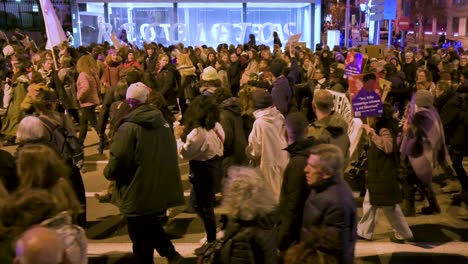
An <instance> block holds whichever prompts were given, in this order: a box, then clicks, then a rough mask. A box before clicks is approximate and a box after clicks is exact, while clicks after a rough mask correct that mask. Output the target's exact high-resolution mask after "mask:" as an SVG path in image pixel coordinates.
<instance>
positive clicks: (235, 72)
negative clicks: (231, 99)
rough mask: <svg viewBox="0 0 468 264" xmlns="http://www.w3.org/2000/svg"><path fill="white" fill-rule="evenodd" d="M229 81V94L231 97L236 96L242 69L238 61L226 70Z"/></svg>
mask: <svg viewBox="0 0 468 264" xmlns="http://www.w3.org/2000/svg"><path fill="white" fill-rule="evenodd" d="M228 76H229V81H230V82H231V87H230V88H231V92H232V95H233V96H237V93H238V92H239V87H240V78H241V76H242V69H241V64H240V61H236V62H233V63H231V67H229V70H228Z"/></svg>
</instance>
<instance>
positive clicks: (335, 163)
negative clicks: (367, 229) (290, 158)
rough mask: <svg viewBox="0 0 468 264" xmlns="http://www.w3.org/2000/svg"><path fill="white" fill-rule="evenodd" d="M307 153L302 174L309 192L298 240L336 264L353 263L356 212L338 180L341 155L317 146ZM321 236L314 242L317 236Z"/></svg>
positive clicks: (346, 188)
mask: <svg viewBox="0 0 468 264" xmlns="http://www.w3.org/2000/svg"><path fill="white" fill-rule="evenodd" d="M310 153H311V154H310V156H309V158H308V160H307V166H306V167H305V169H304V171H305V173H306V181H307V184H308V185H309V186H310V187H311V188H312V190H311V192H310V194H309V197H308V198H307V201H306V203H305V206H304V217H303V219H302V228H301V238H300V241H301V242H304V243H306V244H307V243H310V242H313V243H314V244H315V245H314V246H316V247H318V249H319V250H321V251H323V252H327V253H328V254H332V255H334V256H336V257H337V258H338V260H339V263H353V260H354V248H355V245H356V238H357V234H356V229H357V225H356V224H357V219H356V216H357V212H356V204H355V202H354V198H353V193H352V191H351V188H350V187H349V186H348V184H347V183H346V182H345V181H344V180H343V179H342V171H343V165H344V162H343V161H344V157H343V152H342V151H341V150H340V148H338V147H337V146H334V145H331V144H320V145H317V146H315V147H313V148H312V149H311V151H310ZM324 233H325V234H327V235H326V236H322V237H320V239H317V237H316V236H317V234H324ZM317 240H318V241H317ZM317 244H318V245H317Z"/></svg>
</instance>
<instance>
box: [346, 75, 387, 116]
mask: <svg viewBox="0 0 468 264" xmlns="http://www.w3.org/2000/svg"><path fill="white" fill-rule="evenodd" d="M348 82H349V93H350V97H351V104H352V105H353V111H354V117H357V118H360V117H371V116H380V115H382V113H383V106H382V99H381V98H382V97H381V93H382V91H381V90H380V87H379V84H378V82H377V80H376V76H375V74H373V73H369V74H366V75H363V74H359V75H350V76H349V77H348Z"/></svg>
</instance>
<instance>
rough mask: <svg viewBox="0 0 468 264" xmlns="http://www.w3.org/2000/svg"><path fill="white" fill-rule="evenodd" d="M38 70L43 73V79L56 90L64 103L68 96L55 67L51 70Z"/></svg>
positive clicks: (59, 98)
mask: <svg viewBox="0 0 468 264" xmlns="http://www.w3.org/2000/svg"><path fill="white" fill-rule="evenodd" d="M38 72H39V73H40V74H41V75H42V79H43V80H44V83H45V85H46V86H47V87H49V88H50V89H51V90H52V91H54V92H55V94H56V95H57V98H58V100H59V101H60V102H61V103H62V104H63V102H64V101H65V100H66V97H67V96H66V94H65V90H64V88H63V86H62V83H61V82H60V80H59V78H58V73H57V71H55V70H53V69H51V70H49V71H44V69H43V68H40V69H39V70H38Z"/></svg>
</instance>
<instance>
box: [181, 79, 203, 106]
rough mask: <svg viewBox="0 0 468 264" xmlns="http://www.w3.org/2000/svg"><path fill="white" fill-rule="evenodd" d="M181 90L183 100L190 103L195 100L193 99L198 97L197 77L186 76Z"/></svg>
mask: <svg viewBox="0 0 468 264" xmlns="http://www.w3.org/2000/svg"><path fill="white" fill-rule="evenodd" d="M182 89H184V94H185V99H187V100H189V101H192V100H193V99H195V97H197V96H198V95H200V90H199V86H198V78H197V76H196V75H188V76H186V77H185V80H184V83H183V84H182Z"/></svg>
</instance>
